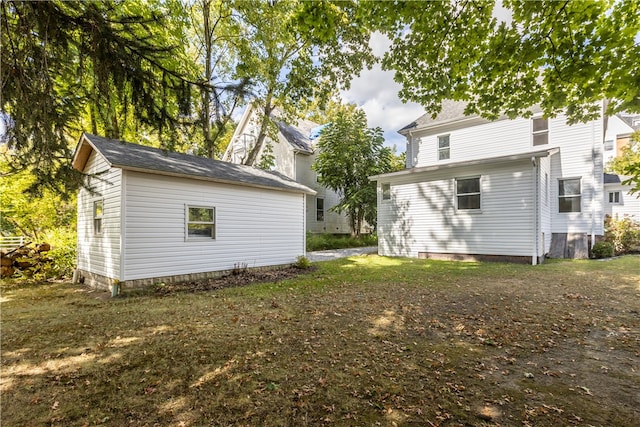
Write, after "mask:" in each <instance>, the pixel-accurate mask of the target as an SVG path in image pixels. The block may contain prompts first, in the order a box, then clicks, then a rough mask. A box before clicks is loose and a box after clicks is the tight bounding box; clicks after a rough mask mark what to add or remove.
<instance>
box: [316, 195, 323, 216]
mask: <svg viewBox="0 0 640 427" xmlns="http://www.w3.org/2000/svg"><path fill="white" fill-rule="evenodd" d="M316 221H324V199H321V198H320V197H318V198H316Z"/></svg>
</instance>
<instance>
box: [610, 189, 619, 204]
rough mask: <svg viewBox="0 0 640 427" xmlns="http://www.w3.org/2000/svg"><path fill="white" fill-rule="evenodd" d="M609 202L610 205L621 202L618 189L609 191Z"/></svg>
mask: <svg viewBox="0 0 640 427" xmlns="http://www.w3.org/2000/svg"><path fill="white" fill-rule="evenodd" d="M609 203H611V204H612V205H619V204H621V203H620V192H619V191H609Z"/></svg>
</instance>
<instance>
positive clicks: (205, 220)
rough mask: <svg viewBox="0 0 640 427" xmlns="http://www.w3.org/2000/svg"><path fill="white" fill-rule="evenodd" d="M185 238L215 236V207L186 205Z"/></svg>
mask: <svg viewBox="0 0 640 427" xmlns="http://www.w3.org/2000/svg"><path fill="white" fill-rule="evenodd" d="M185 210H186V212H185V214H186V221H185V223H186V224H185V229H186V230H185V231H186V238H187V240H203V239H215V238H216V209H215V208H214V207H210V206H191V205H187V206H186V209H185Z"/></svg>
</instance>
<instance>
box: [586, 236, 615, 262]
mask: <svg viewBox="0 0 640 427" xmlns="http://www.w3.org/2000/svg"><path fill="white" fill-rule="evenodd" d="M614 254H615V252H614V249H613V243H611V242H607V241H604V240H603V241H601V242H597V243H596V244H595V245H593V248H591V255H592V256H593V257H594V258H611V257H612V256H613V255H614Z"/></svg>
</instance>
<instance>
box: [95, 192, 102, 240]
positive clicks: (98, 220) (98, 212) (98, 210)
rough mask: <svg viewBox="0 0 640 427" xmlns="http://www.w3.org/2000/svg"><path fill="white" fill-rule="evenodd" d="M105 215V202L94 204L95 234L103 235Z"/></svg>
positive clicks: (100, 201)
mask: <svg viewBox="0 0 640 427" xmlns="http://www.w3.org/2000/svg"><path fill="white" fill-rule="evenodd" d="M103 213H104V200H96V201H94V202H93V234H102V217H103Z"/></svg>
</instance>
